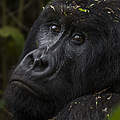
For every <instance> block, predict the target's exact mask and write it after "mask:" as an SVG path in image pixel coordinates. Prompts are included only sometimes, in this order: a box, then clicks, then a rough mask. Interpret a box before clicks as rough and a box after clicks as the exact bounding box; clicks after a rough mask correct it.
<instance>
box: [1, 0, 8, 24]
mask: <svg viewBox="0 0 120 120" xmlns="http://www.w3.org/2000/svg"><path fill="white" fill-rule="evenodd" d="M6 24H7V16H6V0H2V25H3V26H5V25H6Z"/></svg>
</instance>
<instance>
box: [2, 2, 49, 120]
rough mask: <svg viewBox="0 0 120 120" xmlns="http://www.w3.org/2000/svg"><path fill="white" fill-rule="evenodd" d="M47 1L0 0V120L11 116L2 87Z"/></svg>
mask: <svg viewBox="0 0 120 120" xmlns="http://www.w3.org/2000/svg"><path fill="white" fill-rule="evenodd" d="M49 1H50V0H0V120H10V118H11V115H10V113H8V111H7V110H6V109H5V107H4V100H3V99H2V96H3V93H4V89H5V88H6V85H7V82H8V80H9V77H10V74H11V72H12V70H13V69H14V67H15V65H16V64H17V61H18V59H19V57H20V54H21V52H22V50H23V46H24V42H25V40H26V37H27V34H28V32H29V30H30V28H31V26H32V24H33V22H34V21H35V19H36V18H37V17H38V16H39V14H40V12H41V10H42V9H43V7H44V6H45V5H46V4H47V2H49Z"/></svg>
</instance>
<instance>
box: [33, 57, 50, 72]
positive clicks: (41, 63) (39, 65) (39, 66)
mask: <svg viewBox="0 0 120 120" xmlns="http://www.w3.org/2000/svg"><path fill="white" fill-rule="evenodd" d="M48 66H49V63H48V60H47V58H45V57H41V58H37V59H34V64H33V69H34V70H35V71H37V72H38V71H39V72H41V71H44V70H45V69H46V68H47V67H48Z"/></svg>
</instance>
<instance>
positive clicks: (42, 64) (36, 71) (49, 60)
mask: <svg viewBox="0 0 120 120" xmlns="http://www.w3.org/2000/svg"><path fill="white" fill-rule="evenodd" d="M55 63H56V62H55V58H54V57H53V56H52V54H45V53H43V51H40V50H39V49H36V50H33V51H31V52H30V53H28V54H27V55H26V56H25V57H24V58H23V60H22V62H21V63H20V64H19V65H18V67H17V69H16V72H17V71H19V69H22V71H24V74H26V73H27V74H28V73H29V72H30V76H31V77H32V78H34V79H39V78H45V77H49V76H51V75H52V74H53V73H54V72H55V66H56V65H55Z"/></svg>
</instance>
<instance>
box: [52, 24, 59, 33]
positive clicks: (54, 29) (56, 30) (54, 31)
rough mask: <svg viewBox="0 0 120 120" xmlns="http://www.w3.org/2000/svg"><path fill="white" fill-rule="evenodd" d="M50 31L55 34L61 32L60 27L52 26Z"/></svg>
mask: <svg viewBox="0 0 120 120" xmlns="http://www.w3.org/2000/svg"><path fill="white" fill-rule="evenodd" d="M50 29H51V31H52V32H53V33H59V32H60V30H61V29H60V26H58V25H51V26H50Z"/></svg>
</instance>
